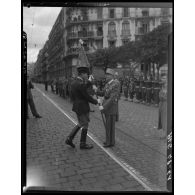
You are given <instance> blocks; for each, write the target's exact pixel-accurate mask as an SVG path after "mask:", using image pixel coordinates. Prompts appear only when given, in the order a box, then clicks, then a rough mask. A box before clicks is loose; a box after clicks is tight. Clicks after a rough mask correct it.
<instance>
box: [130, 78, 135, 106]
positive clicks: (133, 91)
mask: <svg viewBox="0 0 195 195" xmlns="http://www.w3.org/2000/svg"><path fill="white" fill-rule="evenodd" d="M134 80H135V79H134V77H133V76H132V77H131V78H130V82H129V98H130V102H133V98H134V93H135V82H134Z"/></svg>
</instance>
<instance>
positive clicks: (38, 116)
mask: <svg viewBox="0 0 195 195" xmlns="http://www.w3.org/2000/svg"><path fill="white" fill-rule="evenodd" d="M34 117H35V118H42V116H40V115H35V116H34Z"/></svg>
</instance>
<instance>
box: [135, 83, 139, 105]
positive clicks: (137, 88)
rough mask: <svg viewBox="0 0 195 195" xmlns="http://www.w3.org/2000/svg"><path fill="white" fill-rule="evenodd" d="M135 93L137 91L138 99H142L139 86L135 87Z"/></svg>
mask: <svg viewBox="0 0 195 195" xmlns="http://www.w3.org/2000/svg"><path fill="white" fill-rule="evenodd" d="M135 93H136V99H137V101H140V95H139V86H136V87H135Z"/></svg>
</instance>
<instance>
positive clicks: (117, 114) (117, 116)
mask: <svg viewBox="0 0 195 195" xmlns="http://www.w3.org/2000/svg"><path fill="white" fill-rule="evenodd" d="M118 104H119V103H118V100H117V113H116V121H119V106H118Z"/></svg>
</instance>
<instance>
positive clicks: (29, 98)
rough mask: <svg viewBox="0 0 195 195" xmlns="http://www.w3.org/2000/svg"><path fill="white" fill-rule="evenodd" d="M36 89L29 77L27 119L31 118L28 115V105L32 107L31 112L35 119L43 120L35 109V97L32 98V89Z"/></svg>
mask: <svg viewBox="0 0 195 195" xmlns="http://www.w3.org/2000/svg"><path fill="white" fill-rule="evenodd" d="M33 88H34V85H33V84H32V82H31V80H30V78H29V76H27V106H26V107H27V119H28V118H29V115H28V105H29V106H30V109H31V112H32V114H33V116H34V117H36V118H42V117H41V116H40V115H39V114H38V112H37V110H36V107H35V104H34V100H33V96H32V92H31V89H33Z"/></svg>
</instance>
